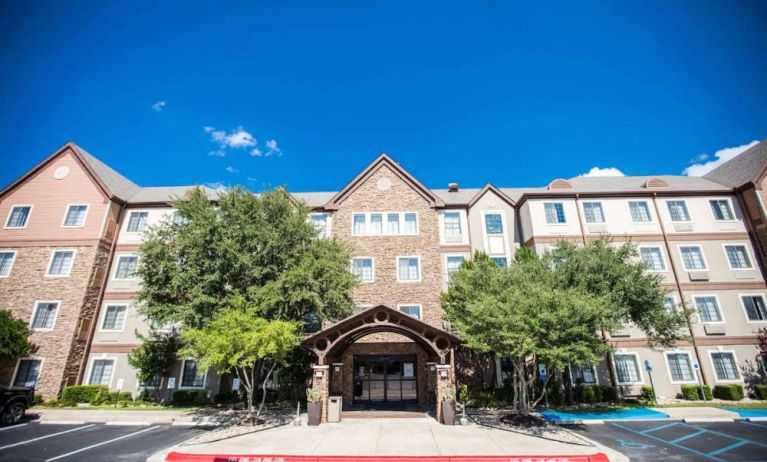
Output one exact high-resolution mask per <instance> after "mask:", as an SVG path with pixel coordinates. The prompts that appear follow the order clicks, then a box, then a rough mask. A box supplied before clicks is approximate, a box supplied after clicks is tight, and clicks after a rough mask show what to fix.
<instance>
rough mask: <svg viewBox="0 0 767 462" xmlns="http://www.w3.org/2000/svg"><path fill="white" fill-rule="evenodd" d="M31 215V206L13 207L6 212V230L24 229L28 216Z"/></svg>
mask: <svg viewBox="0 0 767 462" xmlns="http://www.w3.org/2000/svg"><path fill="white" fill-rule="evenodd" d="M31 214H32V206H31V205H14V206H12V207H11V211H10V212H8V218H7V219H6V220H5V227H6V228H7V229H24V228H26V227H27V223H29V216H30V215H31Z"/></svg>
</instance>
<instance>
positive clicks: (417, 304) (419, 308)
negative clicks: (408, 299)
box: [397, 303, 423, 320]
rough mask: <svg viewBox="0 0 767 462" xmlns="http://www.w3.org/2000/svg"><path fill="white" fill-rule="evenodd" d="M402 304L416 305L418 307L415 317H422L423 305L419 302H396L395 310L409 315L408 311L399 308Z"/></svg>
mask: <svg viewBox="0 0 767 462" xmlns="http://www.w3.org/2000/svg"><path fill="white" fill-rule="evenodd" d="M403 306H417V307H418V317H417V318H416V319H419V320H420V319H423V306H422V305H421V304H420V303H398V304H397V311H399V312H400V313H402V314H407V315H408V316H410V315H409V314H408V313H405V312H403V311H402V309H401V308H402V307H403Z"/></svg>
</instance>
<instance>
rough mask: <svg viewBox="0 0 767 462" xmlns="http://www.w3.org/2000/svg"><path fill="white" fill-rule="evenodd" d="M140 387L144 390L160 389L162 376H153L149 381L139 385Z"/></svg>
mask: <svg viewBox="0 0 767 462" xmlns="http://www.w3.org/2000/svg"><path fill="white" fill-rule="evenodd" d="M139 386H140V387H144V388H159V387H160V386H162V375H161V374H152V376H151V377H149V380H147V381H146V382H141V383H139Z"/></svg>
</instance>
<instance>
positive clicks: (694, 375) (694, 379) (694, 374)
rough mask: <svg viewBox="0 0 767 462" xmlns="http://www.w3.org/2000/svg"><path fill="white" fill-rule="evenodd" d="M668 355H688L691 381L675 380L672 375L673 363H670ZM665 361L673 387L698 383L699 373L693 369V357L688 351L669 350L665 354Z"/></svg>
mask: <svg viewBox="0 0 767 462" xmlns="http://www.w3.org/2000/svg"><path fill="white" fill-rule="evenodd" d="M668 355H687V364H688V365H689V366H690V375H692V378H691V379H690V380H674V378H673V376H672V374H671V363H669V362H668ZM663 359H664V360H666V372H667V373H668V379H669V381H670V382H671V384H672V385H681V384H688V383H698V375H697V374H698V372H697V371H696V370H695V368H694V367H693V365H692V364H693V362H692V355H691V354H690V352H689V351H687V350H668V351H664V352H663Z"/></svg>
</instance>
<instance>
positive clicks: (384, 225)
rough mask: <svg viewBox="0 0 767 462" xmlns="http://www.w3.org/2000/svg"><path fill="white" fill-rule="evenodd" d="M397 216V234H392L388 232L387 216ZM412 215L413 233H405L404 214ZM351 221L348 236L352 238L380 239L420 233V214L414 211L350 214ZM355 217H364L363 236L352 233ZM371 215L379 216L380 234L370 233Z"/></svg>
mask: <svg viewBox="0 0 767 462" xmlns="http://www.w3.org/2000/svg"><path fill="white" fill-rule="evenodd" d="M390 213H391V214H394V213H396V214H398V215H399V231H400V232H399V233H397V234H393V233H389V232H388V226H387V225H388V223H389V222H388V215H389V214H390ZM411 213H412V214H414V215H415V233H406V232H404V229H405V215H406V214H411ZM351 215H352V219H351V232H350V235H351V236H352V237H381V236H418V235H419V234H420V233H421V217H420V214H419V213H418V212H416V211H404V212H400V211H397V210H390V211H388V212H377V211H371V212H352V214H351ZM355 215H362V216H364V217H365V233H364V234H357V233H355V232H354V216H355ZM371 215H381V233H380V234H373V233H371V232H370V228H371V226H370V223H371V222H370V216H371Z"/></svg>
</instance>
